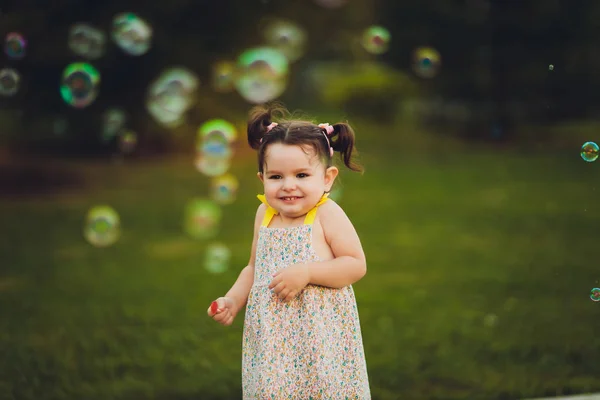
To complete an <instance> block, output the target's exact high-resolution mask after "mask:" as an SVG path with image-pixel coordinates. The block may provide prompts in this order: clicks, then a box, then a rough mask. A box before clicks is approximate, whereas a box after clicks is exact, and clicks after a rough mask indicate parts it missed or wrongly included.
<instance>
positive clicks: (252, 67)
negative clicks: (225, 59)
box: [235, 47, 289, 104]
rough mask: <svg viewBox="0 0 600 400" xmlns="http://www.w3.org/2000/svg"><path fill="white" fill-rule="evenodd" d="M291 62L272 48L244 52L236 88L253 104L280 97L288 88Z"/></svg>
mask: <svg viewBox="0 0 600 400" xmlns="http://www.w3.org/2000/svg"><path fill="white" fill-rule="evenodd" d="M288 69H289V62H288V59H287V58H286V56H285V55H283V53H282V52H281V51H279V50H277V49H274V48H272V47H258V48H252V49H248V50H246V51H245V52H243V53H242V54H241V55H240V57H239V59H238V76H237V77H236V80H235V87H236V89H237V91H238V93H239V94H240V95H241V96H242V97H243V98H244V99H245V100H246V101H249V102H251V103H256V104H259V103H265V102H268V101H271V100H274V99H275V98H277V97H279V96H280V95H281V94H282V93H283V92H284V91H285V88H286V86H287V78H288Z"/></svg>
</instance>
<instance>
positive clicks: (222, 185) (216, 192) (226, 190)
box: [211, 174, 239, 204]
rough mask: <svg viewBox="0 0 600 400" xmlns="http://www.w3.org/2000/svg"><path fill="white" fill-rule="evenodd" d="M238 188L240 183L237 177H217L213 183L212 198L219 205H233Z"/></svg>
mask: <svg viewBox="0 0 600 400" xmlns="http://www.w3.org/2000/svg"><path fill="white" fill-rule="evenodd" d="M238 188H239V182H238V180H237V179H236V177H235V176H233V175H231V174H225V175H221V176H217V177H215V178H213V180H212V182H211V197H212V199H213V200H214V201H216V202H217V203H219V204H231V203H233V202H234V201H235V198H236V195H237V191H238Z"/></svg>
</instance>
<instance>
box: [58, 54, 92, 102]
mask: <svg viewBox="0 0 600 400" xmlns="http://www.w3.org/2000/svg"><path fill="white" fill-rule="evenodd" d="M99 84H100V74H99V73H98V71H97V70H96V68H94V67H93V66H91V65H90V64H87V63H73V64H70V65H68V66H67V67H66V68H65V70H64V72H63V76H62V82H61V86H60V93H61V95H62V98H63V100H64V101H65V102H66V103H67V104H69V105H71V106H73V107H77V108H82V107H86V106H88V105H90V104H92V102H93V101H94V100H95V99H96V96H97V95H98V87H99Z"/></svg>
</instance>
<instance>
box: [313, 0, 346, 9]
mask: <svg viewBox="0 0 600 400" xmlns="http://www.w3.org/2000/svg"><path fill="white" fill-rule="evenodd" d="M315 3H316V4H317V5H319V6H321V7H325V8H331V9H334V8H340V7H342V6H343V5H345V4H346V3H347V0H315Z"/></svg>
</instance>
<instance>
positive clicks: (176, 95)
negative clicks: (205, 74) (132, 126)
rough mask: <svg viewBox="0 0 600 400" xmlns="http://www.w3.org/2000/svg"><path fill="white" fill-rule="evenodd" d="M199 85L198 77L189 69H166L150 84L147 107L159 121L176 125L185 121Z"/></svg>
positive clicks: (171, 125) (172, 125)
mask: <svg viewBox="0 0 600 400" xmlns="http://www.w3.org/2000/svg"><path fill="white" fill-rule="evenodd" d="M198 85H199V81H198V78H197V77H196V75H195V74H194V73H193V72H191V71H189V70H188V69H186V68H182V67H173V68H169V69H166V70H164V71H163V72H161V74H160V75H159V77H158V78H157V79H155V80H154V81H153V82H152V83H151V84H150V87H149V88H148V93H147V96H146V108H147V109H148V112H149V113H150V114H151V115H152V116H153V117H154V119H155V120H156V121H157V122H158V123H160V124H162V125H164V126H167V127H176V126H178V125H179V124H181V123H183V121H184V113H185V112H186V111H188V110H189V109H190V107H191V106H192V104H193V102H194V96H195V92H196V90H197V88H198Z"/></svg>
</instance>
